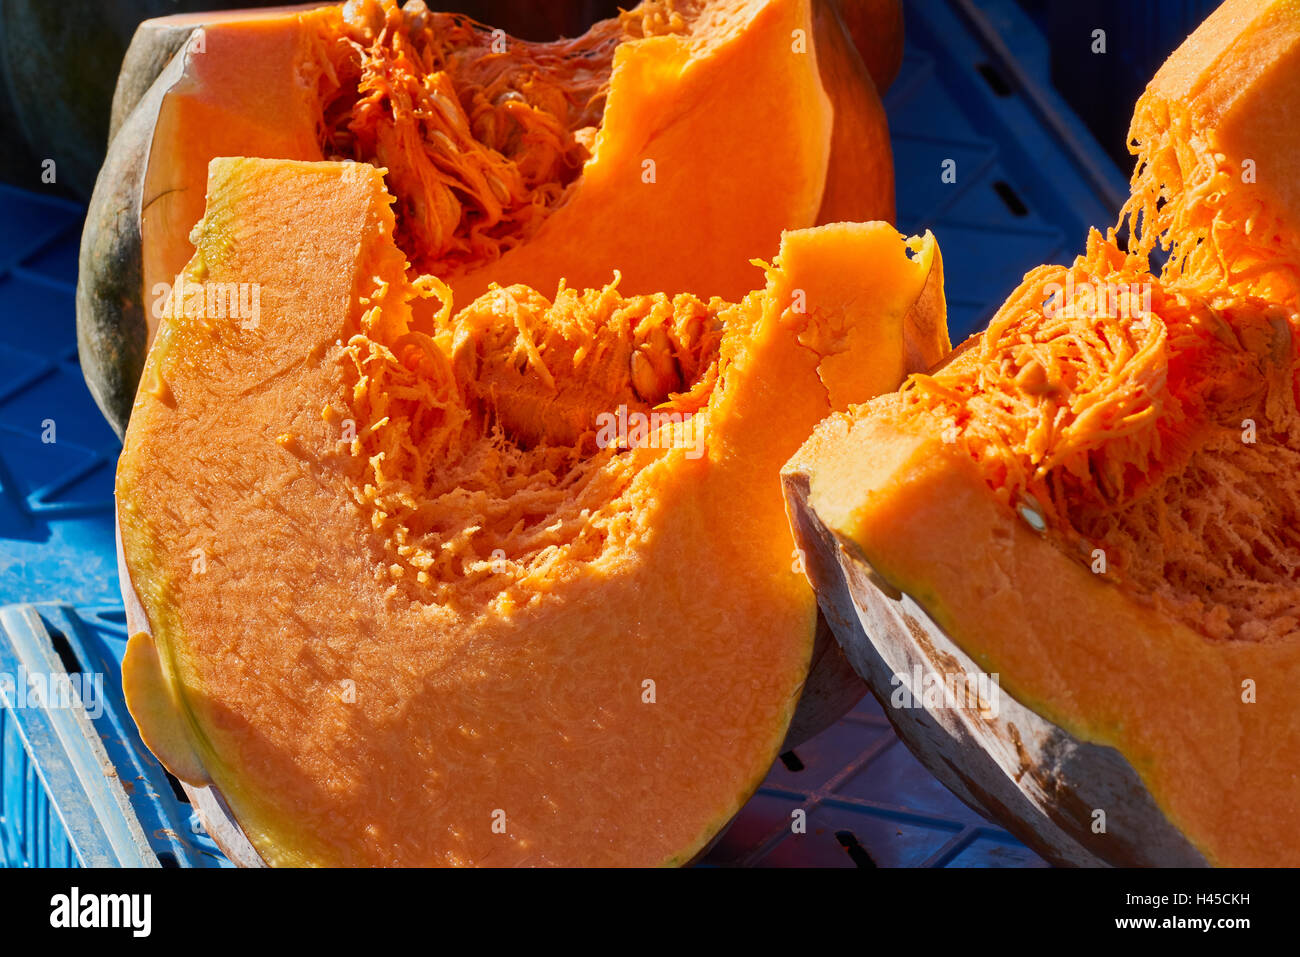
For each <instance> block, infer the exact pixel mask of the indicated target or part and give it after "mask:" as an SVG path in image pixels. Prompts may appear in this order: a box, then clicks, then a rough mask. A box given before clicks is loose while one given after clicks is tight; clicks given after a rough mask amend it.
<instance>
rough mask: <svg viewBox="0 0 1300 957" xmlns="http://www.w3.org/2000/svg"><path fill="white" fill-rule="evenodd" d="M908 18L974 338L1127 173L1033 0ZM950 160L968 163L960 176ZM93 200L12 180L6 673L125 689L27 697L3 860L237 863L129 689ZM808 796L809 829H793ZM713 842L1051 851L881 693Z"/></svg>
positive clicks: (7, 213) (907, 130) (952, 315)
mask: <svg viewBox="0 0 1300 957" xmlns="http://www.w3.org/2000/svg"><path fill="white" fill-rule="evenodd" d="M906 17H907V30H908V40H907V47H906V51H905V57H904V62H903V68H902V72H901V73H900V75H899V77H898V80H897V81H896V82H895V84H894V86H893V87H892V88H891V89H890V91H889V93H888V95H887V97H886V101H885V103H886V108H887V111H888V113H889V117H890V123H891V126H892V139H893V146H894V158H895V166H896V169H897V180H898V221H899V227H900V228H901V229H904V230H906V231H909V232H917V231H920V230H923V229H932V230H933V231H934V232H935V234H936V235H937V236H938V238H939V242H940V246H941V247H942V250H943V257H944V269H945V274H946V280H947V281H946V286H947V291H948V295H949V325H950V328H951V332H952V336H953V339H954V340H959V339H961V338H963V337H964V336H965V335H967V334H969V333H970V332H973V331H975V330H977V329H979V328H980V327H982V326H983V325H984V324H985V323H986V322H987V321H988V319H989V317H990V316H991V315H992V314H993V312H994V311H995V310H996V308H997V307H998V306H999V305H1000V304H1001V302H1002V300H1003V298H1004V297H1005V296H1006V295H1007V293H1008V292H1009V291H1010V290H1011V289H1012V288H1013V287H1014V286H1015V285H1016V284H1017V283H1018V282H1019V280H1020V278H1021V276H1022V275H1023V273H1024V272H1026V271H1027V270H1028V269H1030V268H1032V267H1033V266H1035V265H1037V264H1039V263H1041V262H1065V261H1068V259H1069V258H1070V257H1072V256H1073V255H1074V253H1075V252H1076V251H1077V250H1078V249H1079V248H1080V247H1081V246H1082V244H1083V241H1084V236H1085V233H1086V230H1087V228H1088V227H1089V226H1091V225H1101V226H1105V225H1108V224H1109V223H1111V222H1112V221H1113V220H1114V217H1115V213H1116V211H1117V209H1118V206H1119V204H1120V203H1121V202H1122V199H1123V197H1124V196H1125V195H1126V180H1125V177H1124V176H1123V175H1121V174H1120V172H1119V171H1118V170H1117V169H1116V168H1115V167H1114V165H1113V164H1112V163H1111V162H1110V160H1109V159H1108V158H1107V157H1106V156H1105V154H1104V153H1103V152H1102V151H1101V150H1100V148H1099V147H1098V146H1097V144H1096V143H1095V142H1094V141H1093V140H1092V139H1091V137H1090V136H1089V135H1088V134H1087V133H1086V131H1084V130H1083V128H1082V126H1081V125H1080V124H1079V123H1078V122H1077V120H1076V119H1075V118H1074V116H1073V114H1071V112H1070V111H1069V109H1068V108H1067V107H1066V106H1065V104H1064V102H1063V101H1062V100H1061V98H1060V97H1059V96H1058V95H1057V94H1056V93H1055V92H1054V91H1053V90H1052V88H1051V86H1050V83H1049V80H1048V77H1049V70H1050V57H1049V55H1048V48H1047V45H1046V43H1045V42H1044V40H1043V37H1042V35H1041V34H1040V33H1039V32H1038V31H1037V29H1036V28H1035V27H1034V26H1033V24H1032V22H1031V21H1030V20H1029V19H1028V17H1027V16H1026V15H1025V14H1024V13H1022V12H1021V10H1020V9H1019V7H1018V6H1016V4H1015V3H1014V2H1013V0H908V2H907V3H906ZM1125 108H1127V105H1126V106H1125ZM945 159H953V160H955V161H956V163H957V181H956V182H955V183H944V182H942V181H941V178H940V173H941V169H942V166H941V164H942V163H943V161H944V160H945ZM81 215H82V210H81V209H80V208H78V207H77V206H75V205H74V204H71V203H68V202H66V201H62V200H53V199H49V198H45V197H40V196H35V195H32V194H28V193H22V192H19V191H16V190H13V189H9V188H7V187H3V186H0V223H4V224H5V228H3V229H0V605H11V604H13V603H37V604H35V605H31V604H26V605H22V606H19V607H10V608H4V609H0V626H2V627H0V674H4V673H6V672H9V673H14V672H15V670H16V668H17V666H18V663H19V662H20V661H24V660H31V661H36V662H38V663H40V667H43V668H46V669H47V670H49V671H57V670H58V668H60V667H62V668H65V669H70V670H71V671H74V672H78V673H90V674H98V675H101V676H102V689H103V695H104V698H103V700H104V708H103V713H102V714H100V715H98V716H97V717H93V718H92V717H90V716H88V715H80V716H78V715H77V714H75V713H73V712H71V711H68V710H62V711H60V710H48V709H47V710H42V709H39V708H35V709H34V708H30V707H28V708H22V707H17V706H16V702H14V701H12V700H8V699H6V700H5V701H4V702H3V707H0V775H2V776H3V778H2V780H0V785H2V788H3V790H2V791H0V864H10V865H42V864H61V863H83V864H97V865H98V864H137V865H147V864H152V863H161V864H163V865H165V866H171V865H178V866H213V865H225V864H228V862H226V861H225V859H224V857H222V856H221V855H220V853H219V852H218V851H217V850H216V848H215V847H214V846H213V845H212V843H211V841H210V840H209V839H208V838H207V837H206V835H204V834H203V833H202V831H201V828H199V826H198V824H197V819H196V817H195V816H194V815H193V813H192V811H191V809H190V807H189V805H188V803H187V802H186V801H185V799H184V795H183V792H181V791H180V789H179V788H178V787H175V786H174V783H173V782H172V781H170V780H169V778H168V776H167V775H166V773H165V772H164V771H163V769H162V768H161V767H160V766H159V765H158V763H157V761H155V760H154V758H153V757H152V756H151V755H150V754H149V753H148V751H147V750H146V749H145V748H144V746H143V744H142V743H141V741H140V738H139V735H138V734H137V733H136V731H135V728H134V726H133V725H132V723H131V720H130V717H129V715H128V714H127V712H126V708H125V705H124V703H123V701H122V696H121V685H120V673H119V663H120V661H121V655H122V652H123V649H124V646H125V637H126V636H125V633H124V629H125V619H124V615H123V613H122V609H121V604H120V597H119V593H118V584H117V569H116V561H115V556H114V535H113V515H112V478H113V465H114V461H115V459H116V456H117V453H118V451H119V445H118V443H117V440H116V438H115V437H114V435H113V433H112V432H111V430H110V429H109V428H108V426H107V425H106V424H105V423H104V422H103V420H102V419H101V417H100V415H99V412H98V410H97V409H96V408H95V406H94V404H93V402H92V401H91V399H90V396H89V394H88V392H87V391H86V388H85V385H84V383H83V382H82V380H81V375H80V370H79V369H78V367H77V363H76V346H75V335H74V331H75V323H74V313H73V291H74V288H75V279H76V250H77V242H78V236H79V233H80V219H81ZM51 422H52V423H53V425H54V434H53V436H52V437H53V438H54V441H43V433H48V424H49V423H51ZM50 437H51V436H49V435H48V434H46V435H45V438H47V439H48V438H50ZM796 809H802V810H803V811H804V812H805V814H806V816H807V822H808V827H807V833H805V834H801V835H793V834H791V830H790V821H791V814H792V812H793V811H795V810H796ZM706 862H707V863H709V864H714V865H736V864H742V865H761V866H811V865H838V866H846V867H852V866H875V865H880V866H929V867H935V866H948V867H971V866H1025V865H1037V866H1041V865H1042V863H1043V862H1042V861H1041V860H1040V859H1039V858H1037V857H1036V856H1035V855H1034V854H1033V853H1032V852H1031V851H1029V850H1028V849H1027V848H1025V847H1024V846H1023V845H1021V844H1020V843H1019V842H1017V841H1016V840H1015V839H1014V838H1012V837H1011V836H1010V835H1009V834H1007V833H1006V832H1005V831H1004V830H1002V829H1001V828H998V827H996V826H994V825H992V824H990V823H989V822H988V821H986V820H985V819H983V818H982V817H980V816H979V815H978V814H976V813H974V812H973V811H971V810H970V809H968V808H967V807H966V806H965V805H963V804H962V803H961V802H960V801H959V800H958V799H957V798H955V797H953V796H952V795H951V794H950V793H949V792H948V791H947V790H946V789H944V788H943V786H942V785H940V784H939V783H938V782H937V781H936V780H935V779H934V778H933V777H932V776H931V775H930V774H929V773H928V772H926V771H925V770H924V768H923V767H922V766H921V765H920V764H919V763H918V762H917V761H916V760H915V759H914V758H913V757H912V756H911V754H910V753H909V752H908V751H907V750H906V748H905V747H904V746H903V745H902V744H901V743H900V742H899V741H898V739H897V738H896V737H895V736H894V734H893V732H892V730H891V729H890V727H889V723H888V721H887V720H886V719H885V717H884V715H883V713H882V712H881V710H880V708H879V706H878V705H877V704H876V702H875V701H874V700H873V699H870V698H868V699H865V700H864V701H862V702H861V703H860V704H859V705H858V707H857V708H856V709H855V710H854V712H853V713H852V714H850V715H849V716H847V717H846V718H845V719H844V720H843V721H841V722H840V723H839V724H837V725H836V726H835V727H833V728H831V729H829V730H828V731H826V732H825V733H824V734H822V735H820V736H819V737H818V738H817V739H816V740H814V741H811V742H809V743H808V744H807V745H805V746H803V747H801V748H799V749H798V752H797V753H794V754H786V755H783V756H782V758H781V760H780V761H779V762H778V763H777V764H776V765H775V767H774V768H773V770H772V773H771V774H770V775H769V777H768V779H767V780H766V782H765V783H764V784H763V786H762V788H761V789H760V791H759V793H758V794H757V795H756V796H755V797H754V799H753V800H752V801H751V802H750V803H749V804H748V805H747V806H746V807H745V808H744V810H743V811H742V812H741V814H740V816H739V817H738V818H737V820H736V821H735V823H734V824H733V826H732V827H731V829H730V830H729V831H728V832H727V834H726V835H725V836H724V837H723V839H722V840H721V841H720V842H719V843H718V845H717V846H716V847H715V848H714V849H713V850H712V852H711V853H710V854H709V856H708V858H707V861H706Z"/></svg>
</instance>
